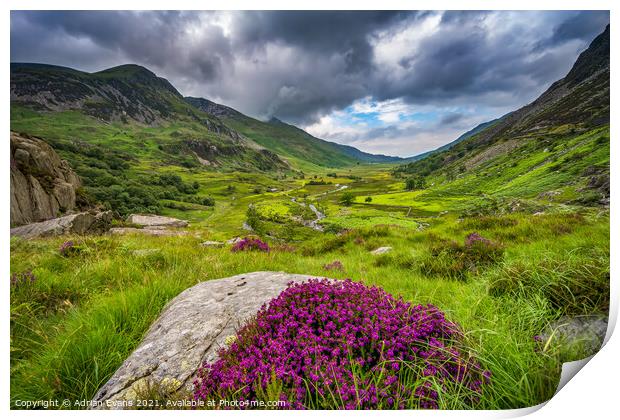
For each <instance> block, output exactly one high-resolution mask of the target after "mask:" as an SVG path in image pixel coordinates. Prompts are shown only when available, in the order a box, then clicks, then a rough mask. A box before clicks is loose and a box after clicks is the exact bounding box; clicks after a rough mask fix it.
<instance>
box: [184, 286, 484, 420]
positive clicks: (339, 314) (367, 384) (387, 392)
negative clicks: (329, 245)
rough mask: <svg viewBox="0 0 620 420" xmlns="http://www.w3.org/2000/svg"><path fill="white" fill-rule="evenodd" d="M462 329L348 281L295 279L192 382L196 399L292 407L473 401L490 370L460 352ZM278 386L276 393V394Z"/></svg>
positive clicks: (428, 309)
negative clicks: (270, 402) (276, 401)
mask: <svg viewBox="0 0 620 420" xmlns="http://www.w3.org/2000/svg"><path fill="white" fill-rule="evenodd" d="M460 337H461V334H460V333H459V330H458V328H457V326H456V325H455V324H453V323H451V322H449V321H447V320H446V319H445V318H444V314H443V313H442V312H441V311H439V310H438V309H437V308H436V307H434V306H432V305H418V306H413V305H411V304H409V303H406V302H404V301H403V300H402V299H400V298H399V299H396V298H394V297H392V296H391V295H390V294H388V293H386V292H385V291H384V290H383V289H381V288H378V287H368V286H365V285H363V284H362V283H357V282H353V281H351V280H344V281H331V280H328V279H322V280H319V279H310V280H308V281H307V282H304V283H301V284H300V283H290V284H289V287H288V288H287V289H286V290H284V291H283V292H282V293H281V294H280V295H279V296H278V297H276V298H275V299H273V300H272V301H271V302H270V303H269V305H268V306H267V305H263V307H262V308H261V309H260V311H259V312H258V314H257V316H256V318H255V319H254V320H252V321H251V322H249V323H248V324H246V325H245V326H244V327H242V328H241V329H240V331H239V332H238V334H237V339H236V340H234V341H233V342H232V343H231V344H230V347H227V348H223V349H222V350H220V352H219V359H218V360H217V361H215V362H214V363H212V364H208V363H207V364H205V365H204V366H203V367H202V368H201V369H200V371H199V374H198V378H197V380H196V381H195V382H194V385H195V388H194V398H195V399H203V400H209V399H215V398H220V399H221V398H224V399H225V398H229V399H230V398H232V399H242V400H246V399H248V400H261V399H264V396H265V395H267V394H269V393H267V392H266V391H265V390H271V391H272V392H271V393H270V394H271V398H279V399H280V400H281V401H286V403H287V407H288V408H315V409H318V408H346V409H356V408H405V407H407V408H415V407H419V408H439V404H440V398H439V393H442V401H446V400H451V401H454V400H458V401H459V406H471V405H474V404H475V403H476V402H477V401H478V398H479V396H480V394H481V392H482V390H483V387H484V385H485V384H487V383H488V382H489V378H490V372H488V371H482V369H481V368H480V365H479V364H478V363H477V362H476V361H475V360H473V359H471V358H470V357H469V356H468V355H467V353H466V352H461V351H460V350H459V349H458V339H459V338H460ZM273 390H276V391H275V395H273V394H274V392H273Z"/></svg>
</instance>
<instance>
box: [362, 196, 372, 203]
mask: <svg viewBox="0 0 620 420" xmlns="http://www.w3.org/2000/svg"><path fill="white" fill-rule="evenodd" d="M364 201H365V202H366V203H372V197H366V198H365V199H364Z"/></svg>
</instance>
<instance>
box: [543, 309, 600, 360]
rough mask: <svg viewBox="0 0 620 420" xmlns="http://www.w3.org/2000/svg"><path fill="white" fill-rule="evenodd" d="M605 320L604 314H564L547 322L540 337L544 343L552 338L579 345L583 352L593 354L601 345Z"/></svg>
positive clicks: (567, 343) (563, 342)
mask: <svg viewBox="0 0 620 420" xmlns="http://www.w3.org/2000/svg"><path fill="white" fill-rule="evenodd" d="M607 322H608V317H607V315H604V314H595V315H578V316H573V317H569V316H564V317H562V318H560V319H559V320H557V321H555V322H553V323H551V324H549V325H548V326H547V328H546V329H545V331H544V332H543V333H542V334H541V336H540V339H541V341H543V342H545V343H546V342H547V341H549V340H553V341H556V342H559V343H562V344H565V345H580V346H582V347H583V349H584V352H585V353H587V354H594V353H596V352H597V351H598V350H599V349H600V348H601V346H602V345H603V340H604V339H605V334H606V333H607Z"/></svg>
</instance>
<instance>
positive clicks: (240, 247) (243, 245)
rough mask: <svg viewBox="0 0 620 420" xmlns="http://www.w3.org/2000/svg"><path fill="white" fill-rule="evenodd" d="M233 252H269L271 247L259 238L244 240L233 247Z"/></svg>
mask: <svg viewBox="0 0 620 420" xmlns="http://www.w3.org/2000/svg"><path fill="white" fill-rule="evenodd" d="M232 251H233V252H239V251H263V252H269V245H267V243H266V242H263V241H261V240H260V239H258V238H243V239H242V240H240V241H239V242H237V243H236V244H234V245H233V247H232Z"/></svg>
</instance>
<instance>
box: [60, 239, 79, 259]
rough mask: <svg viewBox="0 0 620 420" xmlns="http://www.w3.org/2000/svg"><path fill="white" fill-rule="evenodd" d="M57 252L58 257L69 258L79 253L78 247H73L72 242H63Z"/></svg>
mask: <svg viewBox="0 0 620 420" xmlns="http://www.w3.org/2000/svg"><path fill="white" fill-rule="evenodd" d="M58 252H60V255H62V256H63V257H69V256H71V255H74V254H77V253H78V252H79V247H78V246H77V245H75V243H74V242H73V241H66V242H63V244H62V245H60V248H59V249H58Z"/></svg>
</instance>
